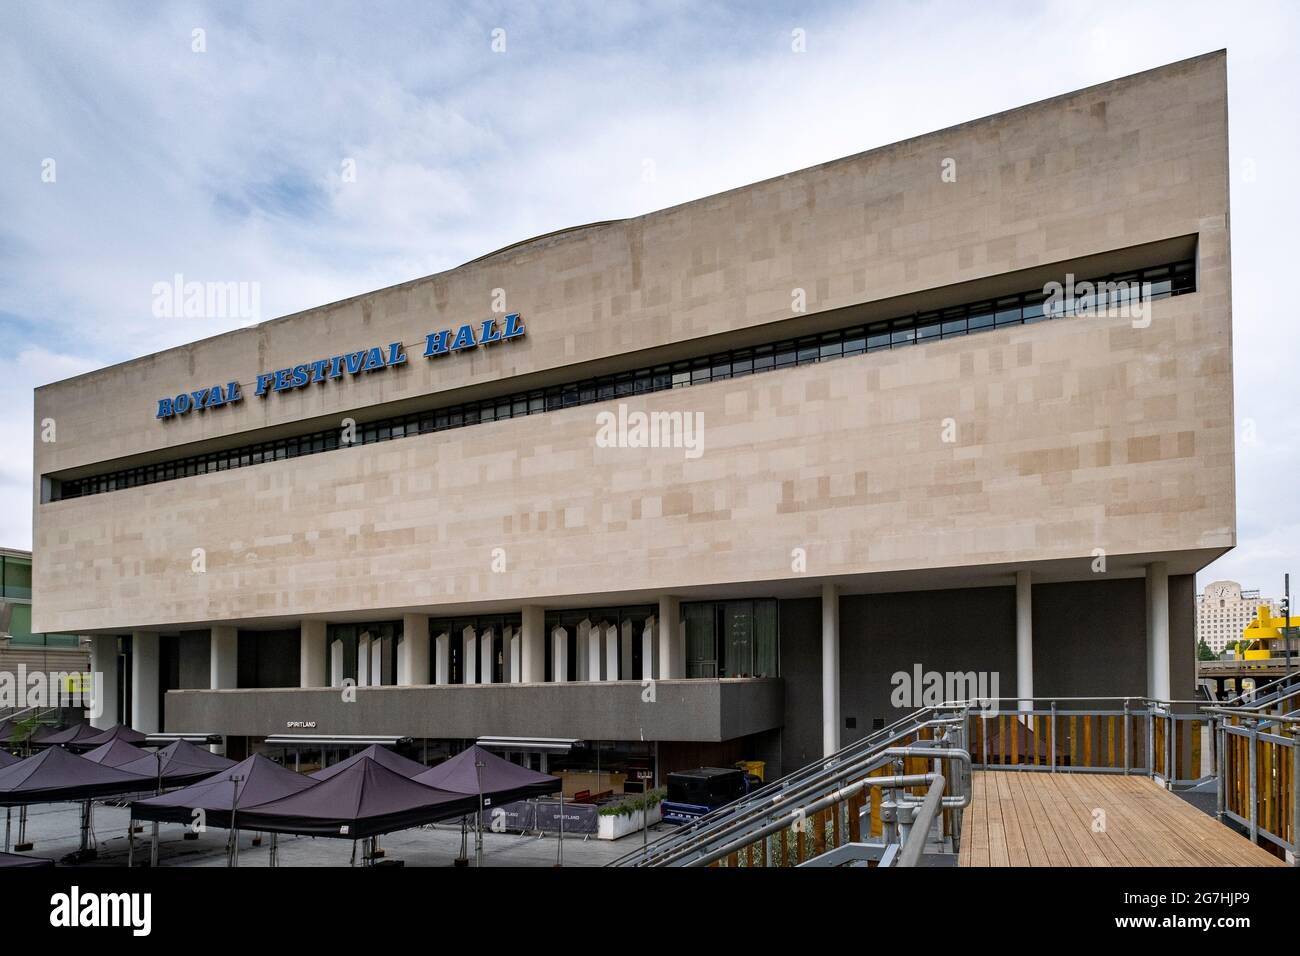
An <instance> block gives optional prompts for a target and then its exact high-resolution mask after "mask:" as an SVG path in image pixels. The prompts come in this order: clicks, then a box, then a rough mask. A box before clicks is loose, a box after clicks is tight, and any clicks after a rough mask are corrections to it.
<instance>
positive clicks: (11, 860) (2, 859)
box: [0, 853, 54, 870]
mask: <svg viewBox="0 0 1300 956" xmlns="http://www.w3.org/2000/svg"><path fill="white" fill-rule="evenodd" d="M53 865H54V861H53V860H47V859H45V858H44V857H41V856H19V855H18V854H17V853H0V870H3V869H5V868H6V867H11V866H53Z"/></svg>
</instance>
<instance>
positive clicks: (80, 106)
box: [0, 0, 1300, 594]
mask: <svg viewBox="0 0 1300 956" xmlns="http://www.w3.org/2000/svg"><path fill="white" fill-rule="evenodd" d="M975 9H976V5H973V4H969V3H954V4H946V3H804V4H797V5H793V4H792V5H789V6H788V7H782V6H781V5H779V4H774V3H773V4H753V3H737V4H734V5H727V4H714V3H707V2H699V0H691V2H683V3H661V4H657V5H656V4H651V3H645V4H640V3H619V2H611V0H602V2H595V3H592V4H580V3H563V2H547V3H545V4H542V3H537V4H525V3H521V2H515V3H502V4H478V3H445V4H444V3H435V2H427V0H426V2H413V3H396V2H368V3H364V4H362V3H356V4H343V3H328V2H312V3H291V2H286V0H277V2H275V3H256V4H254V3H236V2H223V3H211V4H201V3H196V4H188V3H168V4H154V3H144V2H140V3H119V2H86V3H58V2H39V3H38V2H22V0H8V2H5V3H4V4H3V6H2V7H0V341H2V342H3V346H4V347H3V349H0V448H3V450H4V454H3V455H0V544H2V545H8V546H11V547H20V548H27V547H30V542H31V480H32V476H31V453H30V449H31V445H32V388H33V387H35V386H37V385H41V384H44V383H46V382H50V381H54V380H57V379H60V378H66V377H67V376H69V375H74V374H77V373H79V372H83V371H87V370H89V369H93V368H97V367H100V366H103V365H110V364H113V363H116V362H120V361H123V360H125V359H129V358H132V357H135V356H139V355H143V354H146V353H149V352H155V351H157V350H159V349H163V348H167V347H170V346H173V345H177V344H180V343H183V342H188V341H193V340H194V339H198V338H202V337H204V336H207V335H212V334H215V333H218V332H221V331H224V330H225V329H228V328H231V327H234V326H236V325H238V324H241V323H240V321H239V319H228V320H200V319H181V320H161V319H158V318H155V317H154V316H153V311H152V303H153V295H152V288H153V285H154V283H156V282H159V281H166V280H169V279H170V278H171V277H172V276H173V275H175V274H176V273H181V274H183V275H184V276H185V277H186V278H187V279H198V280H205V281H219V282H228V281H242V282H256V283H259V284H260V290H261V301H260V317H261V318H263V319H265V318H271V317H274V316H277V315H282V314H285V313H289V312H293V311H296V310H299V309H304V308H307V307H310V306H313V305H319V304H322V303H325V302H330V301H334V300H337V299H340V298H344V297H346V296H350V295H355V294H357V293H359V292H364V291H367V290H370V289H375V288H379V287H382V286H386V285H391V284H393V283H397V282H402V281H405V280H408V279H411V278H415V277H417V276H421V275H427V274H429V273H432V272H437V271H439V270H442V269H446V268H450V267H452V266H456V265H459V264H460V263H462V262H465V261H467V260H469V259H472V258H474V257H476V256H479V255H482V254H483V253H486V252H489V251H491V250H493V249H496V248H498V247H500V246H504V245H507V244H509V243H511V242H515V241H518V240H520V239H524V238H527V237H530V236H534V235H537V234H540V233H544V232H548V231H550V230H553V229H557V228H561V227H564V226H569V225H574V224H578V223H583V222H589V221H593V220H600V219H613V218H620V217H624V216H634V215H637V214H639V213H644V212H647V211H650V210H653V209H658V208H661V207H664V206H668V205H672V204H674V203H678V202H682V201H685V200H689V199H694V198H697V197H700V196H705V195H708V194H710V193H714V192H718V191H720V190H723V189H728V188H731V187H734V186H740V185H744V184H746V183H750V182H753V181H755V180H759V179H763V178H765V177H769V176H773V175H777V174H780V173H783V172H788V171H790V170H793V169H798V168H801V167H804V166H810V165H813V164H816V163H820V162H824V161H826V160H828V159H833V158H836V157H839V156H843V155H847V154H850V153H855V152H859V151H861V150H864V149H869V148H871V147H874V146H879V145H882V144H886V143H890V142H894V141H896V140H899V139H903V138H905V137H908V136H913V135H916V134H920V133H925V132H928V131H931V130H935V129H940V128H942V127H945V126H949V125H951V124H954V123H958V122H962V121H965V120H968V119H973V118H976V117H980V116H985V115H987V114H990V113H995V112H997V111H999V110H1004V109H1008V108H1010V107H1014V106H1019V105H1021V104H1024V103H1028V102H1031V101H1033V100H1038V99H1041V98H1043V97H1047V96H1052V95H1055V94H1058V93H1063V92H1067V91H1070V90H1073V89H1077V88H1079V87H1083V86H1087V85H1089V84H1092V83H1097V82H1101V81H1103V80H1108V79H1112V78H1114V77H1118V76H1123V75H1126V74H1129V73H1133V72H1136V71H1138V70H1144V69H1148V68H1150V67H1154V66H1159V65H1160V64H1163V63H1167V62H1170V61H1173V60H1178V59H1182V58H1184V57H1189V56H1194V55H1196V54H1199V53H1204V52H1207V51H1210V50H1216V49H1220V48H1224V47H1226V48H1227V49H1228V54H1229V61H1228V76H1229V96H1230V104H1229V122H1230V126H1231V137H1232V142H1231V155H1232V168H1233V174H1232V238H1233V298H1234V317H1235V326H1236V327H1235V337H1234V338H1235V353H1236V355H1235V357H1236V383H1237V384H1236V390H1237V406H1236V407H1237V415H1238V448H1237V470H1238V478H1237V490H1238V530H1239V546H1238V548H1237V550H1236V551H1235V552H1234V553H1232V554H1230V555H1228V556H1227V557H1225V558H1223V559H1222V560H1220V561H1218V562H1216V564H1214V565H1212V566H1211V567H1210V568H1208V569H1206V571H1205V572H1202V574H1201V577H1200V581H1201V584H1202V585H1203V584H1204V583H1205V582H1207V581H1209V580H1214V579H1216V578H1218V577H1229V578H1235V579H1238V580H1240V581H1242V582H1243V583H1244V584H1245V585H1246V586H1248V587H1259V588H1262V589H1263V590H1264V591H1265V593H1266V594H1273V593H1277V592H1280V589H1281V576H1282V572H1283V571H1285V570H1296V571H1300V565H1297V564H1295V563H1294V559H1295V557H1296V553H1297V549H1296V544H1297V542H1300V503H1298V502H1300V481H1298V478H1297V470H1298V469H1297V466H1298V465H1300V424H1298V423H1297V416H1298V413H1300V363H1297V361H1296V360H1297V357H1300V349H1298V348H1297V345H1298V344H1300V333H1298V332H1297V327H1298V326H1300V318H1298V317H1297V315H1296V313H1295V311H1294V306H1287V305H1286V304H1285V301H1286V294H1285V289H1286V288H1289V279H1290V277H1291V274H1292V271H1293V270H1294V269H1295V268H1296V262H1295V258H1296V244H1295V241H1294V234H1293V230H1294V224H1295V223H1296V222H1297V221H1300V190H1298V189H1297V187H1296V183H1295V165H1296V163H1297V162H1300V135H1297V131H1296V122H1295V120H1296V117H1297V116H1300V109H1298V107H1300V103H1298V102H1297V100H1298V99H1300V94H1298V91H1300V79H1298V77H1297V73H1298V72H1300V70H1298V69H1297V66H1298V65H1300V60H1297V57H1296V52H1295V51H1296V44H1297V40H1298V39H1300V30H1298V29H1297V26H1298V25H1300V5H1296V4H1294V3H1291V2H1279V3H1258V4H1255V3H1234V4H1224V3H1199V2H1195V0H1182V2H1177V3H1171V4H1168V5H1161V4H1148V3H1133V2H1131V0H1128V2H1120V3H1107V2H1096V0H1091V2H1088V3H1077V2H1061V3H1044V4H1030V3H1016V4H1011V3H1008V4H1005V5H997V4H980V5H978V11H979V12H978V15H973V14H972V11H973V10H975ZM196 30H199V31H202V33H200V34H196V33H195V31H196ZM795 30H802V31H804V35H805V36H806V51H805V52H802V53H797V52H794V50H792V45H793V44H792V35H793V31H795ZM499 31H504V33H501V32H499ZM494 37H495V38H496V46H498V47H500V46H501V45H502V40H504V50H503V51H500V52H498V51H494V49H493V45H494ZM196 47H201V48H202V49H200V50H197V51H196V49H195V48H196ZM51 159H52V160H54V163H53V166H52V167H51V166H50V164H49V163H48V162H47V161H48V160H51ZM349 162H350V165H349V166H346V167H345V163H349ZM51 168H52V169H53V172H54V181H53V182H47V181H44V180H45V179H48V178H49V175H48V170H50V169H51ZM345 168H348V169H355V171H356V175H355V182H345V181H344V180H345V177H344V176H343V175H342V173H343V171H344V169H345ZM648 168H652V169H653V176H650V177H647V176H646V175H645V171H646V170H647V169H648ZM43 173H45V175H44V176H43ZM1298 590H1300V583H1298Z"/></svg>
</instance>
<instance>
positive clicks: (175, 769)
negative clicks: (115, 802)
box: [121, 740, 235, 787]
mask: <svg viewBox="0 0 1300 956" xmlns="http://www.w3.org/2000/svg"><path fill="white" fill-rule="evenodd" d="M234 765H235V761H233V760H230V759H228V758H226V757H221V756H218V755H217V754H214V753H212V752H211V751H210V750H205V749H204V748H202V747H196V746H194V744H192V743H190V742H189V741H188V740H177V741H176V742H174V743H170V744H168V745H167V746H166V747H164V748H163V749H162V750H159V751H158V752H157V753H152V754H151V753H140V754H139V756H137V757H136V759H135V760H133V761H131V762H130V763H125V764H123V765H122V768H121V769H123V770H125V771H126V772H127V773H138V774H139V775H140V776H142V777H149V778H150V779H151V780H157V779H158V774H159V771H160V770H161V772H162V784H163V786H165V787H177V786H183V785H185V784H188V783H194V782H195V781H198V780H202V779H204V778H205V777H210V776H212V775H213V774H214V773H217V772H219V771H221V770H227V769H229V768H231V767H233V766H234Z"/></svg>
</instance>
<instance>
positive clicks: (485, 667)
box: [478, 627, 497, 684]
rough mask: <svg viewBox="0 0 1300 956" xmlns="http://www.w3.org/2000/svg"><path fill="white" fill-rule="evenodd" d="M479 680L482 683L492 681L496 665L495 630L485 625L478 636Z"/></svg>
mask: <svg viewBox="0 0 1300 956" xmlns="http://www.w3.org/2000/svg"><path fill="white" fill-rule="evenodd" d="M479 647H480V648H481V651H480V653H479V656H478V659H479V681H480V682H481V683H484V684H491V683H494V682H495V680H496V667H497V632H496V629H495V628H491V627H485V628H484V629H483V636H482V637H480V638H479Z"/></svg>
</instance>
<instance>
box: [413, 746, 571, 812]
mask: <svg viewBox="0 0 1300 956" xmlns="http://www.w3.org/2000/svg"><path fill="white" fill-rule="evenodd" d="M411 779H412V780H414V781H415V782H416V783H422V784H424V785H425V786H426V787H437V788H438V789H439V790H448V791H450V792H452V793H464V794H473V795H474V796H475V797H477V796H479V795H480V794H481V795H482V796H484V797H490V798H491V799H492V800H494V801H495V802H497V803H506V802H508V801H510V800H519V799H522V798H524V797H537V796H541V795H543V794H547V793H554V792H555V791H556V790H559V789H560V785H561V784H560V778H559V777H552V776H550V775H549V774H545V773H538V772H537V771H536V770H529V769H528V768H527V767H521V766H519V765H518V764H513V763H511V762H510V761H509V760H506V759H505V758H504V757H498V756H497V755H496V754H494V753H492V752H491V751H490V750H484V749H483V748H482V747H480V746H478V745H477V744H475V745H474V746H473V747H470V748H469V749H468V750H465V751H463V752H461V753H458V754H457V755H456V756H454V757H452V758H451V759H450V760H444V761H443V762H442V763H440V764H438V765H437V766H436V767H430V768H429V769H428V770H426V771H424V772H423V773H421V774H419V775H418V776H415V777H412V778H411ZM475 809H477V807H476V808H475Z"/></svg>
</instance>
